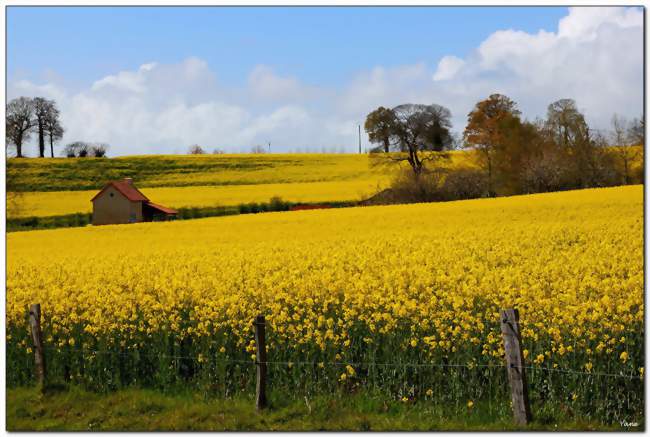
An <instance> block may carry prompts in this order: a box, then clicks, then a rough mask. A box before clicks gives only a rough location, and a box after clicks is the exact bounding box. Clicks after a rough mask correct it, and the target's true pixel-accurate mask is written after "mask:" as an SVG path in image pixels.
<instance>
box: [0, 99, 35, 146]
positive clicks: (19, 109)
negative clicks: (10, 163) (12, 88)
mask: <svg viewBox="0 0 650 437" xmlns="http://www.w3.org/2000/svg"><path fill="white" fill-rule="evenodd" d="M6 110H7V112H6V120H5V123H6V124H5V126H6V129H7V131H6V140H5V141H6V143H7V145H8V144H13V145H14V146H16V156H17V157H18V158H22V157H23V143H24V142H25V141H28V140H29V136H30V135H31V133H32V131H33V130H34V101H33V100H32V99H30V98H28V97H18V98H17V99H13V100H12V101H10V102H9V103H8V104H7V108H6Z"/></svg>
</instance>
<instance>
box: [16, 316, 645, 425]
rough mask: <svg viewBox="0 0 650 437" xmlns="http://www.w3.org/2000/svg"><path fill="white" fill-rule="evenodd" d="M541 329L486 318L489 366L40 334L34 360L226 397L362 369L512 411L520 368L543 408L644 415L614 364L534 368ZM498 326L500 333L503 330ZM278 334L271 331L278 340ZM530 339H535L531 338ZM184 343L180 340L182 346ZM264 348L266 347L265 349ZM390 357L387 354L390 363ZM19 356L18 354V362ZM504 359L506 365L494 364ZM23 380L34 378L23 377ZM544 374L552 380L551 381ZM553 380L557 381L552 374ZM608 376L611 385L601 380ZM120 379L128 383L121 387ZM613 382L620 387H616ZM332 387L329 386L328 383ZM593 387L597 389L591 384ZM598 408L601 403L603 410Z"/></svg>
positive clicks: (406, 391)
mask: <svg viewBox="0 0 650 437" xmlns="http://www.w3.org/2000/svg"><path fill="white" fill-rule="evenodd" d="M517 317H518V315H517ZM30 320H31V319H30ZM38 323H39V327H38V330H39V331H40V319H39V322H38ZM254 325H255V328H256V329H257V327H258V326H259V324H254ZM264 325H265V324H264V323H262V324H261V326H262V328H261V329H262V330H264ZM537 325H538V323H531V322H525V321H524V322H520V321H518V320H508V319H507V318H506V319H503V318H502V317H499V320H498V322H497V321H496V320H495V321H485V323H484V329H483V335H487V334H489V333H492V334H491V335H494V334H495V333H498V335H500V336H503V346H504V348H505V349H506V353H505V356H503V355H502V356H501V357H500V358H499V357H497V356H496V355H492V356H488V357H484V358H478V360H480V361H483V362H469V361H471V360H474V358H471V354H469V353H468V354H467V355H466V356H465V357H464V358H461V359H466V358H469V359H468V362H446V359H445V360H442V361H443V362H441V361H436V359H432V361H431V362H425V361H409V360H408V359H405V360H404V361H399V359H398V360H397V361H395V362H393V361H390V360H388V361H383V360H376V361H375V360H357V359H348V360H346V359H342V360H339V359H338V358H339V356H338V354H337V359H336V360H327V359H322V360H318V359H313V360H304V359H296V360H292V359H291V357H290V356H289V357H288V356H287V354H288V353H290V352H291V351H290V350H289V349H286V348H285V349H284V350H275V351H274V350H273V347H272V348H271V350H270V352H271V353H272V355H271V357H273V354H274V352H275V353H276V354H278V355H280V356H282V359H263V360H260V359H259V357H260V356H265V354H261V352H260V347H259V345H258V344H255V347H257V353H256V354H255V356H250V355H249V356H248V358H236V357H228V356H219V354H217V353H216V347H217V346H219V345H222V344H223V343H219V342H208V343H207V344H203V347H206V348H207V349H205V348H204V349H197V348H196V347H197V345H193V344H192V343H191V342H190V344H189V345H185V347H184V346H183V341H180V340H182V339H180V338H176V339H174V340H173V341H172V343H169V344H168V346H167V347H169V348H170V349H171V350H173V349H176V348H178V349H180V350H179V352H181V353H165V352H164V350H165V348H166V347H165V346H163V347H162V348H161V349H162V350H161V349H158V350H160V352H158V351H157V350H156V349H155V346H154V348H153V351H152V349H151V348H150V347H149V346H150V345H148V344H142V343H140V346H139V347H138V346H134V345H130V346H128V347H127V348H126V349H124V347H123V346H117V345H112V346H108V345H107V347H106V348H105V349H103V348H101V346H100V347H96V346H95V347H89V345H88V344H87V343H84V344H81V342H77V343H76V344H74V343H70V342H65V339H61V338H58V339H57V341H62V342H63V343H60V345H59V346H58V347H57V346H53V345H52V344H49V345H43V344H42V342H43V340H42V336H41V337H40V341H41V345H40V347H39V346H38V345H37V344H35V345H34V349H35V355H37V354H39V353H41V354H45V355H47V356H48V357H49V358H48V361H49V362H50V363H51V364H53V369H52V371H53V373H57V374H65V375H66V376H65V378H70V375H72V374H75V375H78V374H79V373H81V374H82V375H81V376H83V374H84V373H85V377H86V378H90V380H91V381H92V380H93V378H96V379H95V381H94V383H95V384H96V385H95V386H98V387H101V385H102V384H108V385H109V386H111V387H119V386H120V384H122V383H124V384H126V385H129V384H131V383H132V382H133V381H138V383H142V382H143V381H144V384H147V382H146V381H150V382H151V381H153V382H154V384H157V386H160V387H164V386H165V384H167V383H169V382H172V383H174V382H175V383H178V382H180V383H182V381H187V378H188V377H189V378H194V377H197V378H199V379H201V378H203V379H201V380H202V381H204V382H205V381H206V380H208V382H209V380H210V379H212V381H213V383H214V384H217V385H220V386H222V387H225V393H229V392H233V391H236V390H242V389H243V387H248V388H250V387H251V384H253V380H254V376H253V375H254V374H255V372H252V371H251V369H253V368H257V374H258V379H257V382H256V384H257V385H258V387H259V384H260V380H259V370H260V367H263V368H264V369H266V367H267V366H270V367H271V368H272V370H271V372H270V375H269V377H270V381H272V383H273V384H276V387H280V386H281V387H282V389H284V390H291V389H290V388H289V386H290V385H291V384H296V386H299V387H312V388H313V389H316V387H317V386H318V387H320V388H325V389H326V390H327V389H331V388H332V384H334V388H336V384H335V383H336V382H338V383H340V382H341V379H345V378H341V379H339V378H337V377H338V376H339V374H338V371H337V372H334V370H333V369H334V368H337V369H338V368H343V369H344V370H343V373H342V374H341V375H345V374H346V372H350V373H349V374H350V376H353V375H357V372H358V379H356V378H355V379H354V382H355V383H356V384H358V383H363V384H364V385H367V386H368V387H371V386H373V384H375V385H374V386H380V387H381V388H382V389H385V391H386V393H399V396H403V397H405V398H408V397H413V398H415V397H416V396H422V395H424V393H431V394H430V395H429V394H427V396H428V398H429V399H433V398H436V397H437V400H438V401H439V402H442V403H445V402H452V403H454V404H455V405H456V407H457V408H460V399H461V398H463V397H466V398H470V399H471V398H474V397H476V398H482V399H483V400H484V401H486V402H487V404H488V406H489V409H490V411H493V409H494V408H496V407H495V405H501V406H503V405H504V402H507V399H508V394H509V393H511V392H512V393H513V398H512V399H513V401H512V402H513V411H514V410H516V409H515V408H514V403H515V401H516V398H515V396H514V392H515V389H514V388H513V386H512V378H511V376H512V371H513V370H514V371H517V372H519V375H521V376H522V377H523V375H524V374H525V373H530V375H531V379H530V380H529V381H528V382H527V383H526V380H525V377H524V378H522V379H523V382H524V384H527V385H528V386H529V387H530V389H531V390H532V392H533V395H532V396H533V397H534V399H535V400H536V402H538V404H539V403H540V402H541V403H542V404H543V403H544V402H547V401H548V400H549V399H560V402H565V401H566V399H567V396H570V397H572V399H573V400H575V399H576V398H578V396H577V395H576V393H578V392H579V393H581V395H580V396H581V397H584V399H585V401H584V402H585V403H589V402H591V403H592V404H593V405H594V407H593V408H587V410H586V411H587V414H600V415H602V416H603V417H607V420H609V421H611V420H618V419H619V418H624V419H625V418H630V417H637V416H633V414H637V413H638V412H639V411H642V405H643V402H644V399H643V396H644V393H643V388H642V384H638V383H637V382H638V381H642V380H643V375H642V373H641V374H631V373H630V374H628V373H626V372H624V371H619V372H618V373H617V372H612V371H611V370H610V369H609V365H607V366H606V369H605V368H603V369H602V370H596V369H594V370H593V371H592V370H591V369H588V370H587V369H583V368H580V369H575V368H571V367H567V366H558V365H557V364H553V365H542V364H541V363H537V362H535V364H532V363H531V362H530V361H528V363H531V364H528V363H527V362H526V360H525V359H524V357H523V353H522V352H523V350H524V346H528V347H529V348H530V349H531V350H534V349H535V347H537V348H538V349H539V348H541V349H546V348H547V347H553V346H552V345H553V344H554V342H553V340H550V339H546V340H548V341H549V342H550V343H549V344H545V343H544V344H541V343H539V342H536V343H535V342H534V343H532V344H524V342H522V340H521V335H520V332H521V330H522V329H527V327H530V326H535V327H537ZM499 326H500V328H501V329H499ZM508 332H512V333H514V334H515V337H517V341H516V348H517V349H518V350H517V353H518V354H520V355H521V360H520V361H519V362H518V363H517V364H513V363H512V360H511V358H512V354H510V355H509V351H508V350H507V349H508V342H507V341H506V335H507V333H508ZM272 333H273V332H272V331H271V335H272ZM32 334H34V325H32ZM39 335H40V334H39ZM526 340H527V341H531V339H530V338H527V339H526ZM179 341H180V343H178V342H179ZM174 342H176V343H174ZM572 343H573V344H572V345H570V347H572V348H573V350H578V348H579V344H578V342H577V340H576V339H575V338H574V339H573V342H572ZM251 344H252V343H251ZM158 346H159V347H160V346H162V345H158ZM199 346H200V345H199ZM249 346H250V345H249ZM111 347H114V348H120V347H121V349H119V350H115V349H113V350H111V349H109V348H111ZM188 347H189V350H190V351H191V353H190V354H186V353H183V351H186V352H187V351H188ZM231 347H232V345H231ZM511 347H512V346H511ZM263 349H264V350H266V348H263ZM199 350H203V352H206V350H207V351H208V352H207V353H205V354H204V355H203V354H200V353H198V351H199ZM538 351H539V350H538ZM231 352H234V353H235V354H236V355H237V354H239V355H240V356H241V355H244V354H245V353H244V350H243V348H242V350H240V351H239V352H237V351H230V352H229V353H231ZM250 352H251V350H250V349H248V348H247V350H246V353H250ZM510 352H512V351H510ZM361 355H363V353H362V354H361ZM390 355H391V354H384V358H386V357H387V356H390ZM15 356H16V355H13V357H15ZM98 357H106V358H98ZM396 357H397V358H401V357H400V356H399V355H396ZM27 358H28V357H27V356H25V355H23V358H21V359H22V360H25V359H27ZM324 358H325V357H324ZM98 360H99V361H98ZM497 360H500V361H501V362H490V361H497ZM486 361H487V362H486ZM35 363H36V365H38V360H36V359H35ZM219 366H221V367H219ZM350 367H352V370H350V369H349V368H350ZM206 369H207V370H206ZM478 370H480V371H481V373H480V374H479V373H476V372H475V371H478ZM148 372H154V373H155V372H159V374H158V375H153V374H148ZM220 372H221V373H220ZM264 372H266V370H264ZM328 372H329V373H328ZM23 375H27V374H26V373H23ZM197 375H198V376H197ZM327 375H329V376H327ZM540 375H542V376H540ZM543 375H548V377H546V376H543ZM551 375H557V376H553V377H551ZM292 376H295V378H293V379H292ZM125 378H126V379H125ZM310 378H311V379H310ZM596 378H597V379H598V381H597V380H596ZM601 379H603V380H607V381H601V382H600V380H601ZM120 381H123V382H122V383H120ZM613 381H619V382H616V383H614V382H613ZM568 383H569V384H572V386H571V388H570V389H568V388H567V387H566V386H567V384H568ZM116 384H117V385H116ZM319 384H320V385H319ZM328 384H330V385H329V386H328ZM509 385H510V386H509ZM590 385H591V387H587V386H590ZM328 387H329V388H328ZM312 388H310V389H309V390H311V389H312ZM339 388H340V385H339ZM258 391H259V390H258ZM455 392H457V393H455ZM460 393H463V394H462V395H461V394H460ZM526 402H528V400H526ZM596 404H598V405H597V406H596ZM640 406H641V407H640ZM587 407H589V404H587ZM499 408H503V407H499ZM610 411H611V413H610Z"/></svg>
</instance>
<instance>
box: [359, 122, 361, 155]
mask: <svg viewBox="0 0 650 437" xmlns="http://www.w3.org/2000/svg"><path fill="white" fill-rule="evenodd" d="M359 155H361V125H359Z"/></svg>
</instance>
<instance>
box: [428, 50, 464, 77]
mask: <svg viewBox="0 0 650 437" xmlns="http://www.w3.org/2000/svg"><path fill="white" fill-rule="evenodd" d="M464 64H465V61H463V60H462V59H460V58H457V57H456V56H445V57H443V58H442V59H441V60H440V62H438V69H437V70H436V72H435V73H434V74H433V80H435V81H438V80H449V79H453V77H454V76H455V75H456V73H457V72H458V70H460V69H461V67H462V66H463V65H464Z"/></svg>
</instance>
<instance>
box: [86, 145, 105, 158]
mask: <svg viewBox="0 0 650 437" xmlns="http://www.w3.org/2000/svg"><path fill="white" fill-rule="evenodd" d="M108 147H109V145H108V144H106V143H95V144H92V145H91V146H90V154H91V155H92V156H94V157H95V158H104V157H105V156H106V152H107V151H108Z"/></svg>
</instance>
